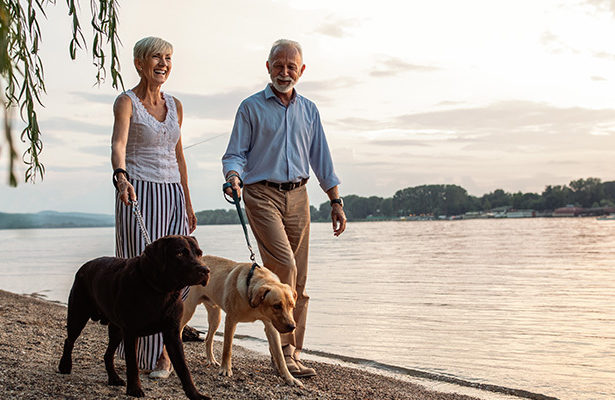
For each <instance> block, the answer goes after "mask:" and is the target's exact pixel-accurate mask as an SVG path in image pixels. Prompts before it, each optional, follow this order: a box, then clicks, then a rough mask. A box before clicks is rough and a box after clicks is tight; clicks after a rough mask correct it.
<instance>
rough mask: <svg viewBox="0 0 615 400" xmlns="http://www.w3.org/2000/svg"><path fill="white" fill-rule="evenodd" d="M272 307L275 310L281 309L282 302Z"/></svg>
mask: <svg viewBox="0 0 615 400" xmlns="http://www.w3.org/2000/svg"><path fill="white" fill-rule="evenodd" d="M273 308H275V309H276V310H281V309H282V304H280V303H278V304H274V305H273Z"/></svg>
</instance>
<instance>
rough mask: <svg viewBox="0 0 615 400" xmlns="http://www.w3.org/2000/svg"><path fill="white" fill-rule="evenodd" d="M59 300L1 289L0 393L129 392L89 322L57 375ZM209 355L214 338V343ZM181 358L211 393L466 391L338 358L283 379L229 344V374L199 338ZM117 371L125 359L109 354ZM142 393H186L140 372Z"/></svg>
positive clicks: (347, 396)
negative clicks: (112, 370)
mask: <svg viewBox="0 0 615 400" xmlns="http://www.w3.org/2000/svg"><path fill="white" fill-rule="evenodd" d="M65 322H66V307H65V306H63V305H60V304H55V303H52V302H49V301H45V300H41V299H37V298H32V297H27V296H22V295H17V294H13V293H9V292H5V291H2V290H0V326H2V329H1V330H0V366H1V368H0V398H2V399H75V400H77V399H80V400H90V399H91V400H94V399H130V398H131V397H129V396H126V395H125V392H124V390H125V389H124V388H119V387H111V386H108V385H107V376H106V373H105V369H104V364H103V358H102V356H103V354H104V349H105V347H106V343H107V329H106V327H104V326H101V325H99V324H98V323H94V322H92V321H90V322H89V323H88V325H87V326H86V328H85V329H84V332H83V333H82V335H81V337H80V338H79V340H78V341H77V343H76V345H75V351H74V354H73V357H74V358H73V372H72V374H70V375H61V374H59V373H58V372H57V363H58V360H59V357H60V354H61V351H62V343H63V341H64V338H65ZM215 346H216V347H215V351H216V354H217V355H219V354H220V353H221V342H219V341H216V343H215ZM184 349H185V352H186V359H187V361H188V366H189V367H190V370H191V373H192V377H193V379H194V381H195V384H196V386H197V387H198V388H199V390H201V392H203V393H207V394H209V395H210V396H211V397H212V398H213V399H233V400H243V399H262V400H271V399H285V400H292V399H302V400H305V399H344V400H359V399H361V400H367V399H373V400H383V399H391V400H393V399H395V400H402V399H417V400H418V399H421V400H430V399H441V400H473V399H474V400H475V398H473V397H469V396H465V395H460V394H448V393H439V392H433V391H429V390H427V389H425V388H423V387H421V386H418V385H414V384H412V383H408V382H405V381H402V380H397V379H394V378H391V377H387V376H382V375H378V374H373V373H370V372H366V371H363V370H360V369H354V368H348V367H342V366H340V365H335V364H328V363H320V362H310V365H312V366H314V367H315V368H316V370H317V371H318V376H316V377H314V378H310V379H306V380H304V381H303V382H304V385H305V387H304V388H303V389H296V388H291V387H289V386H286V385H285V384H284V382H283V381H282V379H281V378H279V377H278V376H277V375H276V374H274V371H273V368H272V366H271V362H270V360H269V358H268V357H266V356H264V355H262V354H258V353H256V352H253V351H249V350H247V349H245V348H242V347H241V346H237V345H235V346H233V351H234V352H233V367H234V375H233V377H232V378H226V377H221V376H219V375H218V373H217V370H215V369H213V368H211V367H206V366H205V354H204V343H202V342H187V343H185V345H184ZM116 366H117V368H118V372H119V374H120V376H123V377H124V376H125V375H124V374H125V368H124V362H123V361H122V360H116ZM141 378H142V383H143V388H144V390H145V395H146V398H150V399H181V398H185V396H184V393H183V391H182V389H181V386H180V383H179V379H178V378H177V376H176V375H175V374H173V375H172V376H171V377H170V378H169V379H167V380H163V381H153V380H150V379H149V378H148V377H147V376H146V375H142V376H141Z"/></svg>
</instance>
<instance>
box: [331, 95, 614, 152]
mask: <svg viewBox="0 0 615 400" xmlns="http://www.w3.org/2000/svg"><path fill="white" fill-rule="evenodd" d="M335 124H336V125H337V126H339V127H341V128H342V129H345V130H348V131H352V130H355V131H363V132H374V131H384V130H393V131H394V132H395V139H394V140H391V141H390V142H389V144H390V148H391V150H392V151H395V152H398V151H400V150H401V149H402V148H403V147H404V143H406V144H407V145H408V146H423V147H425V146H430V145H431V144H433V143H434V141H435V140H437V141H438V143H440V144H442V145H445V146H446V144H447V143H448V144H450V145H454V146H457V148H459V149H460V150H468V151H494V150H496V151H510V152H515V151H516V152H522V153H536V152H557V151H567V152H575V151H577V149H579V148H583V149H585V150H596V151H601V150H602V149H603V146H615V109H589V108H582V107H556V106H552V105H549V104H546V103H538V102H530V101H502V102H498V103H493V104H490V105H487V106H484V107H474V108H470V107H460V108H455V109H449V110H440V111H432V112H424V113H412V114H405V115H399V116H396V117H392V118H389V119H378V120H370V119H365V118H344V119H340V120H337V121H336V122H335ZM380 134H383V133H382V132H381V133H380ZM372 140H374V139H372ZM370 144H378V145H379V146H381V147H382V146H384V145H386V144H387V140H386V139H385V138H383V137H382V136H381V137H379V138H378V141H372V142H370ZM459 146H461V147H459Z"/></svg>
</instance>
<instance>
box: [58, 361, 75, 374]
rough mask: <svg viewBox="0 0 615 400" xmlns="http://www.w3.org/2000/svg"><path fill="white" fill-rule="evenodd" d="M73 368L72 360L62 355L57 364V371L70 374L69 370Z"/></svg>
mask: <svg viewBox="0 0 615 400" xmlns="http://www.w3.org/2000/svg"><path fill="white" fill-rule="evenodd" d="M72 369H73V362H72V360H71V359H70V358H65V357H62V359H61V360H60V364H59V365H58V371H60V373H61V374H70V371H71V370H72Z"/></svg>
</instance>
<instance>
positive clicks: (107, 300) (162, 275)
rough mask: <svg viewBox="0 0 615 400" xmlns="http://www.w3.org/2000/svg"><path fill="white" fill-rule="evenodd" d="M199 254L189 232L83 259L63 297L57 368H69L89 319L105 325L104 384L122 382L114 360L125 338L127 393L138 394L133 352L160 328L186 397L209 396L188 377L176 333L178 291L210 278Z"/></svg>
mask: <svg viewBox="0 0 615 400" xmlns="http://www.w3.org/2000/svg"><path fill="white" fill-rule="evenodd" d="M202 254H203V253H202V251H201V249H200V248H199V245H198V243H197V241H196V239H195V238H194V237H191V236H165V237H163V238H160V239H158V240H156V241H155V242H153V243H152V244H150V245H148V246H147V247H146V248H145V251H144V252H143V254H141V255H140V256H137V257H133V258H129V259H125V258H117V257H101V258H97V259H95V260H91V261H88V262H87V263H85V264H84V265H83V266H82V267H81V268H80V269H79V271H77V274H76V275H75V282H74V283H73V287H72V289H71V291H70V295H69V298H68V316H67V326H66V330H67V333H68V335H67V338H66V340H65V341H64V352H63V354H62V359H61V360H60V365H59V370H60V373H63V374H69V373H70V372H71V369H72V358H71V353H72V351H73V346H74V344H75V340H77V338H78V337H79V334H80V333H81V331H82V330H83V328H84V327H85V325H86V323H87V322H88V320H89V319H92V320H93V321H100V323H101V324H108V325H109V345H108V346H107V351H106V352H105V357H104V360H105V368H106V370H107V375H108V377H109V385H113V386H123V385H125V384H126V383H125V382H124V381H123V380H122V378H120V377H119V375H118V374H117V372H116V371H115V366H114V365H113V357H114V354H115V350H116V349H117V347H118V345H119V343H120V342H121V341H122V340H124V344H125V351H126V379H127V381H128V384H127V386H126V394H128V395H130V396H135V397H143V396H144V392H143V389H142V388H141V382H140V380H139V367H138V365H137V358H136V347H137V337H139V336H147V335H151V334H153V333H156V332H162V335H163V340H164V344H165V346H166V348H167V352H168V353H169V358H170V359H171V362H172V364H173V368H175V371H177V375H178V377H179V379H180V380H181V383H182V386H183V388H184V392H185V393H186V395H187V396H188V398H189V399H209V397H208V396H205V395H202V394H200V393H199V392H198V391H197V389H196V387H195V386H194V383H193V382H192V378H191V376H190V371H188V367H187V366H186V360H185V358H184V349H183V346H182V343H181V339H180V321H181V317H182V310H183V305H182V301H181V299H180V291H181V290H182V288H184V287H186V286H190V285H199V284H200V285H203V286H204V285H206V284H207V281H208V279H209V269H208V268H207V267H206V266H204V264H203V263H202V261H201V256H202Z"/></svg>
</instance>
